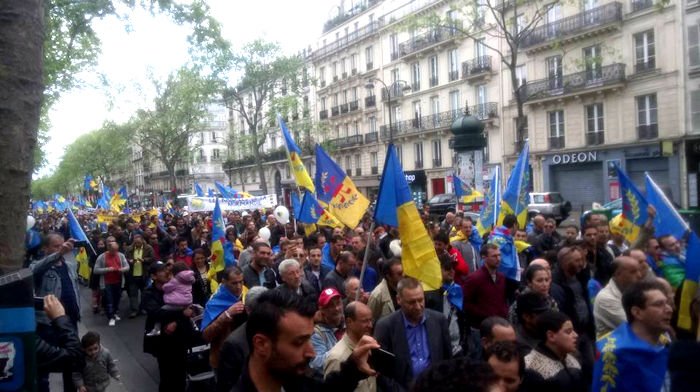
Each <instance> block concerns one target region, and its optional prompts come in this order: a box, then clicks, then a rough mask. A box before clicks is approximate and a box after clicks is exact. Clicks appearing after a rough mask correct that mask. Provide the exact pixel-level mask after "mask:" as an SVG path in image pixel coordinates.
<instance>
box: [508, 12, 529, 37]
mask: <svg viewBox="0 0 700 392" xmlns="http://www.w3.org/2000/svg"><path fill="white" fill-rule="evenodd" d="M510 26H511V29H512V34H513V35H518V34H520V32H522V31H523V28H525V26H527V22H525V15H524V14H518V15H517V16H515V17H513V18H510Z"/></svg>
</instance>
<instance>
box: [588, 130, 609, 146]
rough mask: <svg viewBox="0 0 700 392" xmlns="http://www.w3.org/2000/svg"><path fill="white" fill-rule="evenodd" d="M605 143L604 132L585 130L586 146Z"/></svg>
mask: <svg viewBox="0 0 700 392" xmlns="http://www.w3.org/2000/svg"><path fill="white" fill-rule="evenodd" d="M603 143H605V132H602V131H601V132H587V133H586V145H587V146H598V145H600V144H603Z"/></svg>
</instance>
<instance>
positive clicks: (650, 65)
mask: <svg viewBox="0 0 700 392" xmlns="http://www.w3.org/2000/svg"><path fill="white" fill-rule="evenodd" d="M655 69H656V61H655V59H648V61H642V62H638V63H636V64H634V73H635V74H639V73H645V72H651V71H654V70H655Z"/></svg>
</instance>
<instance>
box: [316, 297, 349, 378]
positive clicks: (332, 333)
mask: <svg viewBox="0 0 700 392" xmlns="http://www.w3.org/2000/svg"><path fill="white" fill-rule="evenodd" d="M315 319H316V320H317V322H316V325H315V326H314V334H313V335H311V345H313V347H314V351H315V352H316V357H315V358H314V359H313V360H312V361H311V364H310V367H311V369H313V370H314V371H316V372H318V373H319V374H323V364H324V362H326V356H327V355H328V352H329V351H331V349H332V348H333V346H335V345H336V343H338V340H340V339H341V338H342V337H343V332H344V328H343V326H344V319H343V298H342V296H341V295H340V292H339V291H338V290H336V289H335V288H333V287H329V288H327V289H324V290H323V291H321V295H320V296H319V297H318V313H317V314H316V318H315Z"/></svg>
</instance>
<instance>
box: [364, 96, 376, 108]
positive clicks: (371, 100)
mask: <svg viewBox="0 0 700 392" xmlns="http://www.w3.org/2000/svg"><path fill="white" fill-rule="evenodd" d="M376 105H377V96H376V95H370V96H369V97H365V107H366V108H371V107H375V106H376Z"/></svg>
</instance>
